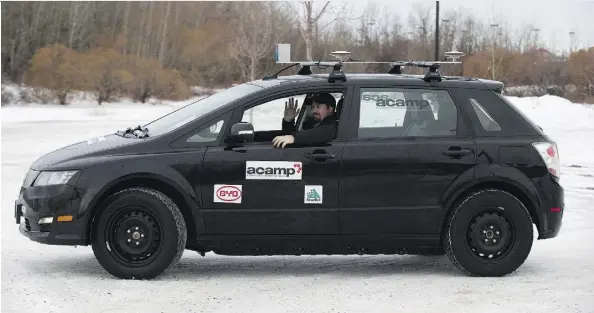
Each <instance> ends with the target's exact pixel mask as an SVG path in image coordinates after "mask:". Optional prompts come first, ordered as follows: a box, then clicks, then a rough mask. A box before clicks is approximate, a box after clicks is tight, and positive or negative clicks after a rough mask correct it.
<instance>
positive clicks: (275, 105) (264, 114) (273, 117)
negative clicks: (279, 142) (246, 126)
mask: <svg viewBox="0 0 594 313" xmlns="http://www.w3.org/2000/svg"><path fill="white" fill-rule="evenodd" d="M290 98H293V99H295V101H296V102H297V105H298V106H297V109H300V108H301V107H302V106H303V101H304V100H305V94H303V95H295V96H290V97H284V98H280V99H274V100H271V101H268V102H265V103H262V104H259V105H257V106H255V107H252V108H249V109H247V110H245V111H243V116H242V117H241V121H242V122H249V123H251V124H252V125H253V126H254V131H255V132H262V131H280V130H281V129H282V119H283V117H284V112H285V103H288V102H289V99H290Z"/></svg>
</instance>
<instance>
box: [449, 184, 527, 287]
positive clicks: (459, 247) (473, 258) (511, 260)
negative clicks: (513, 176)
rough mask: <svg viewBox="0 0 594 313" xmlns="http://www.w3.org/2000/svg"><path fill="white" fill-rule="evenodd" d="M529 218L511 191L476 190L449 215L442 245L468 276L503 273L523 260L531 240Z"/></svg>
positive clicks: (499, 274)
mask: <svg viewBox="0 0 594 313" xmlns="http://www.w3.org/2000/svg"><path fill="white" fill-rule="evenodd" d="M533 240H534V238H533V228H532V219H531V217H530V214H529V213H528V210H527V209H526V207H525V206H524V204H523V203H522V202H521V201H520V200H518V199H517V198H516V197H514V196H513V195H512V194H510V193H508V192H505V191H502V190H496V189H487V190H481V191H478V192H476V193H474V194H472V195H470V196H468V197H467V198H466V199H464V200H463V201H462V203H461V204H460V205H458V206H457V207H456V208H455V209H454V212H453V213H452V214H451V216H450V217H449V219H448V221H447V224H446V227H445V233H444V242H443V246H444V249H445V251H446V254H447V255H448V257H449V258H450V260H451V261H452V263H453V264H454V265H455V266H456V267H457V268H458V269H459V270H461V271H462V272H464V273H466V274H468V275H471V276H504V275H507V274H509V273H512V272H514V271H515V270H517V269H518V268H519V267H520V266H521V265H522V264H523V263H524V261H525V260H526V258H527V257H528V254H529V253H530V250H531V249H532V242H533Z"/></svg>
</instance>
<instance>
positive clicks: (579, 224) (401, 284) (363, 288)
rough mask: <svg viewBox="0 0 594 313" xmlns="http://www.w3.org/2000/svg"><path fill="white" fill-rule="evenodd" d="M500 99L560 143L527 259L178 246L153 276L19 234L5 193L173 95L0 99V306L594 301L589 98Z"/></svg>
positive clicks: (439, 306) (327, 308) (590, 305)
mask: <svg viewBox="0 0 594 313" xmlns="http://www.w3.org/2000/svg"><path fill="white" fill-rule="evenodd" d="M510 99H511V100H512V101H513V102H514V103H515V104H517V106H518V107H519V108H520V109H521V110H522V111H524V112H525V113H526V114H527V115H529V116H531V117H532V118H533V119H534V120H535V121H536V123H538V124H539V125H540V126H542V127H543V128H544V130H545V132H547V133H549V134H550V135H551V136H552V137H553V139H555V140H556V141H557V142H558V144H559V149H560V154H561V161H562V184H563V186H564V187H565V188H566V204H567V207H566V211H565V217H564V224H563V229H562V231H561V233H560V235H559V237H557V238H555V239H552V240H545V241H537V242H535V244H534V246H533V250H532V253H531V254H530V256H529V258H528V260H527V261H526V263H525V264H524V265H523V266H522V267H521V268H520V269H519V270H518V271H517V272H516V273H513V274H511V275H509V276H506V277H503V278H469V277H466V276H464V275H462V274H460V273H459V272H458V271H457V270H456V269H455V268H454V267H453V266H452V265H451V264H450V262H449V260H448V259H447V258H446V257H445V256H444V257H420V256H316V257H309V256H307V257H306V256H302V257H224V256H216V255H214V254H207V255H206V257H201V256H199V255H198V254H197V253H195V252H192V251H186V252H185V254H184V256H183V258H182V259H181V261H180V263H179V264H178V265H177V267H176V268H175V269H174V270H173V271H171V272H168V273H167V274H166V275H163V276H160V277H159V278H158V279H157V280H154V281H123V280H118V279H116V278H114V277H112V276H111V275H109V274H107V273H106V272H105V271H104V270H103V269H102V268H101V266H100V265H99V264H98V263H97V261H96V260H95V258H94V256H93V253H92V251H91V249H90V248H89V247H77V248H75V247H61V246H47V245H41V244H37V243H34V242H31V241H29V240H28V239H26V238H24V237H23V236H21V235H20V234H19V232H18V229H17V225H16V224H15V223H14V219H13V211H12V210H13V200H14V198H15V196H16V195H17V192H18V189H19V185H20V184H21V181H22V178H23V176H24V174H25V173H26V171H27V169H28V166H29V165H30V163H31V162H32V161H34V160H35V159H36V158H37V157H39V156H40V155H42V154H44V153H46V152H49V151H51V150H53V149H56V148H58V147H61V146H65V145H67V144H69V143H72V142H76V141H79V140H84V139H88V138H91V137H95V136H98V135H102V134H105V133H110V132H113V131H115V130H116V129H124V128H126V127H128V126H135V125H138V124H142V123H143V122H147V121H149V120H151V119H153V118H155V117H158V116H160V115H162V114H164V113H167V112H169V111H170V110H172V109H173V108H174V107H176V106H177V105H176V104H169V105H161V106H150V105H142V104H120V105H116V104H109V105H106V106H104V107H101V108H97V107H92V108H91V107H88V106H82V105H81V106H78V107H76V105H75V108H66V107H53V106H52V107H47V106H45V107H38V108H34V109H33V108H29V107H8V108H2V133H1V134H2V146H1V147H2V181H1V182H2V202H1V204H2V213H1V219H2V223H1V226H2V228H1V231H2V238H1V243H2V246H1V248H2V262H1V266H2V268H1V270H2V277H1V278H2V300H1V302H2V305H1V306H2V312H43V313H48V312H85V313H87V312H88V313H91V312H142V313H149V312H246V311H251V312H300V313H301V312H440V313H444V312H456V313H458V312H482V313H487V312H518V313H519V312H539V313H540V312H594V244H593V243H592V242H593V239H594V226H592V225H593V221H594V209H593V208H594V158H593V157H592V155H591V154H590V152H592V153H593V154H594V148H593V147H592V142H594V141H593V140H592V138H594V109H593V108H587V107H585V106H582V105H578V104H573V103H570V102H568V101H566V100H563V99H560V98H557V97H551V96H545V97H540V98H513V97H511V98H510ZM281 112H282V111H281ZM108 117H113V118H115V120H112V121H111V122H108V121H107V120H106V118H108Z"/></svg>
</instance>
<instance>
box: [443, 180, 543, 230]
mask: <svg viewBox="0 0 594 313" xmlns="http://www.w3.org/2000/svg"><path fill="white" fill-rule="evenodd" d="M483 189H499V190H503V191H505V192H508V193H510V194H512V195H513V196H514V197H516V198H518V200H520V201H521V202H522V204H523V205H524V206H525V207H526V209H527V210H528V213H530V218H531V219H532V223H533V224H534V225H536V228H537V229H538V231H539V232H540V230H541V226H540V221H541V218H540V216H539V212H538V210H537V208H538V207H539V206H538V205H537V201H536V200H535V199H533V198H532V197H531V196H530V195H529V192H528V191H527V190H525V189H524V188H522V187H521V186H519V185H518V184H516V183H514V182H513V181H510V180H507V179H505V178H501V177H499V178H490V179H486V180H480V181H477V182H475V183H474V184H472V185H470V186H467V187H465V188H461V189H460V190H459V191H458V192H457V193H455V194H454V195H452V197H451V198H450V199H449V201H448V202H447V203H446V206H445V207H446V208H447V211H446V214H445V215H444V216H443V220H442V225H441V229H440V230H439V231H440V233H443V230H444V229H445V227H446V223H447V221H448V218H449V217H450V215H451V214H452V212H453V211H454V210H455V209H456V206H457V205H458V204H459V203H460V201H463V200H464V199H465V198H466V197H468V196H469V195H471V194H472V193H474V192H477V191H479V190H483Z"/></svg>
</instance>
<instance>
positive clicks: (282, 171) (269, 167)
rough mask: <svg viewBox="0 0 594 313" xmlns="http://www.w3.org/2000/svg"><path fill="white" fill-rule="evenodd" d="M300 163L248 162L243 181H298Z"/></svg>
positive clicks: (300, 169)
mask: <svg viewBox="0 0 594 313" xmlns="http://www.w3.org/2000/svg"><path fill="white" fill-rule="evenodd" d="M302 166H303V165H302V164H301V162H289V161H248V162H246V163H245V179H267V180H300V179H301V176H302Z"/></svg>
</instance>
